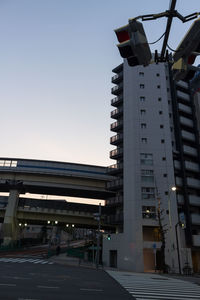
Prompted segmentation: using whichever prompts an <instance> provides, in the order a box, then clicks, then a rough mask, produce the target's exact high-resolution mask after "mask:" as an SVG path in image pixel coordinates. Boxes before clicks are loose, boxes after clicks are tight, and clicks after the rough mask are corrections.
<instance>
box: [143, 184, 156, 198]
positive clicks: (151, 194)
mask: <svg viewBox="0 0 200 300" xmlns="http://www.w3.org/2000/svg"><path fill="white" fill-rule="evenodd" d="M141 194H142V200H148V199H149V200H154V199H155V188H152V187H142V188H141Z"/></svg>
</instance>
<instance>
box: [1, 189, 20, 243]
mask: <svg viewBox="0 0 200 300" xmlns="http://www.w3.org/2000/svg"><path fill="white" fill-rule="evenodd" d="M18 201H19V191H18V190H11V191H10V194H9V197H8V205H7V207H6V212H5V217H4V222H3V237H4V240H3V245H4V246H8V245H10V244H12V243H13V242H16V241H17V239H18V222H17V221H18V220H17V206H18Z"/></svg>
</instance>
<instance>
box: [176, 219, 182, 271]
mask: <svg viewBox="0 0 200 300" xmlns="http://www.w3.org/2000/svg"><path fill="white" fill-rule="evenodd" d="M180 225H181V222H180V221H179V222H178V223H176V225H175V231H176V246H177V254H178V268H179V274H181V261H180V252H179V241H178V233H177V228H178V226H180Z"/></svg>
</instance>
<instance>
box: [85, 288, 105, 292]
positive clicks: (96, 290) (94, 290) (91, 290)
mask: <svg viewBox="0 0 200 300" xmlns="http://www.w3.org/2000/svg"><path fill="white" fill-rule="evenodd" d="M80 290H81V291H88V292H103V290H98V289H80Z"/></svg>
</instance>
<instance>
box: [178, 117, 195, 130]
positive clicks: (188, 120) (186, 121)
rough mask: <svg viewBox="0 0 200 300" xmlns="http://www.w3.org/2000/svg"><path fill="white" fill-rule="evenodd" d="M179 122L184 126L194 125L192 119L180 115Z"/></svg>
mask: <svg viewBox="0 0 200 300" xmlns="http://www.w3.org/2000/svg"><path fill="white" fill-rule="evenodd" d="M180 123H181V124H182V125H184V126H188V127H191V128H193V126H194V123H193V121H192V120H190V119H187V118H184V117H180Z"/></svg>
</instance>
